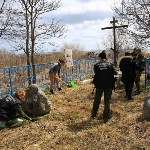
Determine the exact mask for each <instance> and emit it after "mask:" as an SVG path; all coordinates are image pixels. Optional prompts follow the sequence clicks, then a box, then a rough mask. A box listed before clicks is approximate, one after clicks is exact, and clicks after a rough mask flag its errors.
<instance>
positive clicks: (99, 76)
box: [94, 60, 115, 88]
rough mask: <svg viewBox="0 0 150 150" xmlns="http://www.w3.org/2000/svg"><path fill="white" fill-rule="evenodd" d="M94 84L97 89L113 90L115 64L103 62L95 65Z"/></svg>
mask: <svg viewBox="0 0 150 150" xmlns="http://www.w3.org/2000/svg"><path fill="white" fill-rule="evenodd" d="M94 72H95V75H94V84H95V87H96V88H111V87H113V84H114V74H115V73H114V69H113V64H111V63H110V62H107V61H105V60H101V61H100V62H98V63H97V64H95V65H94Z"/></svg>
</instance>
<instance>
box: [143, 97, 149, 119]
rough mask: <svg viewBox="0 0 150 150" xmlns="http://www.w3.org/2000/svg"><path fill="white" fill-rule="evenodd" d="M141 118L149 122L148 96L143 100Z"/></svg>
mask: <svg viewBox="0 0 150 150" xmlns="http://www.w3.org/2000/svg"><path fill="white" fill-rule="evenodd" d="M143 117H144V119H146V120H150V96H147V97H145V98H144V104H143Z"/></svg>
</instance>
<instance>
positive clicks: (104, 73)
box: [91, 51, 117, 123]
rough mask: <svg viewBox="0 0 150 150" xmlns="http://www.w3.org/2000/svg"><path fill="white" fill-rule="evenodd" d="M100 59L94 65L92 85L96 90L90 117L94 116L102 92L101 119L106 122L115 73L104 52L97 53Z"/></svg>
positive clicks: (108, 116)
mask: <svg viewBox="0 0 150 150" xmlns="http://www.w3.org/2000/svg"><path fill="white" fill-rule="evenodd" d="M98 57H99V59H100V61H99V62H98V63H97V64H95V65H94V73H95V75H94V85H95V87H96V92H95V96H94V102H93V108H92V111H91V118H95V117H96V115H97V112H98V109H99V104H100V103H101V97H102V94H103V93H104V111H103V120H104V122H105V123H106V122H107V121H108V120H109V119H110V118H111V111H110V100H111V95H112V89H113V87H114V75H115V74H117V72H116V70H115V68H114V66H113V64H111V63H110V62H107V61H106V60H107V58H106V53H105V52H104V51H103V52H102V53H100V54H99V56H98Z"/></svg>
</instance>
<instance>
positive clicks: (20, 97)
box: [0, 90, 35, 122]
mask: <svg viewBox="0 0 150 150" xmlns="http://www.w3.org/2000/svg"><path fill="white" fill-rule="evenodd" d="M25 95H26V92H25V91H24V90H18V91H17V92H16V93H15V95H13V96H12V95H8V96H6V97H4V98H2V99H0V121H6V122H9V121H11V120H13V119H16V118H24V119H26V120H30V121H34V120H35V119H34V118H30V117H29V116H27V115H26V114H25V113H24V111H23V109H22V106H21V101H24V100H25Z"/></svg>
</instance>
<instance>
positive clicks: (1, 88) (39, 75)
mask: <svg viewBox="0 0 150 150" xmlns="http://www.w3.org/2000/svg"><path fill="white" fill-rule="evenodd" d="M95 63H96V59H95V58H86V59H80V60H74V61H73V67H70V68H67V69H61V76H63V81H65V82H68V81H70V80H74V79H80V80H82V79H83V77H87V76H91V75H93V66H94V64H95ZM54 64H55V62H50V63H43V64H35V75H34V76H33V73H32V67H31V66H27V65H24V66H11V67H6V68H0V96H1V97H2V96H6V95H8V94H11V95H13V94H14V92H15V91H16V90H17V89H19V88H27V87H28V86H29V82H28V81H29V78H30V80H31V83H32V82H33V80H34V79H35V78H36V84H37V85H38V86H40V87H41V88H45V87H48V86H49V85H50V81H49V70H50V69H51V68H52V67H53V65H54ZM28 72H30V77H29V75H28Z"/></svg>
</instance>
